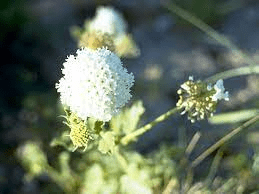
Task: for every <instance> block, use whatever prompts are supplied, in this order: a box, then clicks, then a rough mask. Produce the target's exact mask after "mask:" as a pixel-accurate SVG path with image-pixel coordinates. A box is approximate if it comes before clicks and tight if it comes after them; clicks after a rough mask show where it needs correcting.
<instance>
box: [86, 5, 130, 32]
mask: <svg viewBox="0 0 259 194" xmlns="http://www.w3.org/2000/svg"><path fill="white" fill-rule="evenodd" d="M89 28H90V30H94V31H101V32H103V33H108V34H110V35H115V36H116V37H119V36H121V35H124V34H126V30H127V23H126V21H124V19H123V17H122V15H121V14H120V13H119V12H117V11H116V10H114V9H113V8H112V7H104V6H101V7H98V8H97V11H96V16H95V17H94V18H93V19H92V20H91V22H90V23H89Z"/></svg>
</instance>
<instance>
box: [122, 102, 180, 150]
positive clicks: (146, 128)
mask: <svg viewBox="0 0 259 194" xmlns="http://www.w3.org/2000/svg"><path fill="white" fill-rule="evenodd" d="M180 110H181V107H174V108H173V109H171V110H169V111H167V112H166V113H164V114H162V115H160V116H159V117H157V118H156V119H155V120H153V121H152V122H150V123H148V124H146V125H145V126H143V127H141V128H139V129H137V130H136V131H134V132H132V133H130V134H128V135H126V136H124V137H123V138H122V139H121V141H120V142H121V144H122V145H127V144H129V143H130V142H131V141H134V140H136V138H137V137H138V136H140V135H142V134H144V133H146V132H147V131H149V130H150V129H151V128H152V127H154V126H155V125H157V124H158V123H160V122H162V121H164V120H166V119H167V118H168V117H169V116H171V115H173V114H175V113H177V112H178V111H180Z"/></svg>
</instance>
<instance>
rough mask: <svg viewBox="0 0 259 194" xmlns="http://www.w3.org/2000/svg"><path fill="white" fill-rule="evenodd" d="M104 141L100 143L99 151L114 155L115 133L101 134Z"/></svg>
mask: <svg viewBox="0 0 259 194" xmlns="http://www.w3.org/2000/svg"><path fill="white" fill-rule="evenodd" d="M100 135H101V137H102V139H101V140H100V141H99V147H98V150H99V151H100V152H102V153H103V154H107V153H109V154H113V152H114V149H115V137H114V133H113V132H110V131H108V132H105V133H104V132H101V134H100Z"/></svg>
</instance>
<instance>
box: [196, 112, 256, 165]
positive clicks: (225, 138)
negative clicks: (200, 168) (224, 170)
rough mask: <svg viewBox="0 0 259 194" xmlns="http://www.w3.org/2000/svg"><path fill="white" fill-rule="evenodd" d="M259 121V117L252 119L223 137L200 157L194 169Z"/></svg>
mask: <svg viewBox="0 0 259 194" xmlns="http://www.w3.org/2000/svg"><path fill="white" fill-rule="evenodd" d="M258 120H259V115H257V116H255V117H253V118H252V119H250V120H248V121H247V122H245V123H244V124H243V125H241V126H239V127H237V128H236V129H234V130H232V131H231V132H230V133H228V134H227V135H225V136H224V137H222V138H221V139H220V140H219V141H217V142H216V143H215V144H213V145H212V146H211V147H209V148H208V149H207V150H206V151H204V152H203V153H202V154H201V155H200V156H198V157H197V158H196V159H195V160H194V161H193V162H192V163H191V166H192V167H196V166H197V165H198V164H200V163H201V162H202V161H203V160H204V159H205V158H206V157H208V156H209V155H210V154H211V153H212V152H214V151H215V150H217V149H218V148H219V147H220V146H222V145H223V144H225V143H226V142H227V141H229V140H230V139H231V138H233V137H234V136H235V135H236V134H238V133H239V132H241V131H242V130H243V129H245V128H247V127H249V126H251V125H252V124H254V123H255V122H257V121H258Z"/></svg>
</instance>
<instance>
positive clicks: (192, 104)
mask: <svg viewBox="0 0 259 194" xmlns="http://www.w3.org/2000/svg"><path fill="white" fill-rule="evenodd" d="M177 93H178V94H179V100H178V102H177V104H176V106H177V107H181V108H183V109H184V110H183V112H182V114H185V113H187V114H188V119H190V120H191V122H195V121H196V120H202V119H205V117H211V116H213V113H214V112H215V111H216V105H217V103H218V100H222V99H224V100H226V101H228V100H229V97H228V92H227V91H226V92H225V88H224V86H223V80H218V81H217V82H216V84H215V85H214V87H213V86H212V85H211V84H207V83H205V82H202V81H200V80H198V81H194V80H193V77H192V76H190V77H189V80H188V81H186V82H185V83H183V84H182V85H181V88H180V89H179V90H178V91H177Z"/></svg>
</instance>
